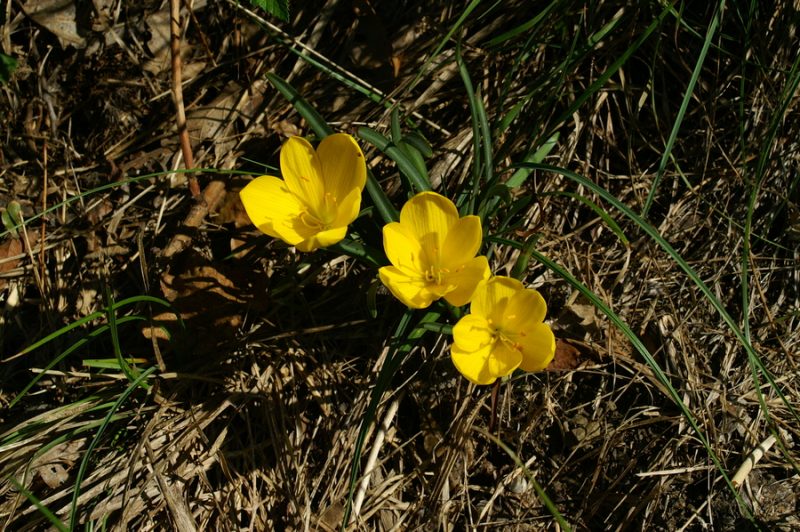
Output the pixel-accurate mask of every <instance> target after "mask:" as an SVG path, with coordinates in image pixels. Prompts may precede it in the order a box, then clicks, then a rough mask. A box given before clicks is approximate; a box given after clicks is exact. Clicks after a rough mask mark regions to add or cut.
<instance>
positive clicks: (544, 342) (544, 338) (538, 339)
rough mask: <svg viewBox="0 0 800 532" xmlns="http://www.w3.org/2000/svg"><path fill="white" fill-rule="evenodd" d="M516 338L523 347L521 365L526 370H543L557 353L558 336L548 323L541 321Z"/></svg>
mask: <svg viewBox="0 0 800 532" xmlns="http://www.w3.org/2000/svg"><path fill="white" fill-rule="evenodd" d="M514 340H515V341H516V342H517V344H519V346H520V347H521V348H522V363H521V364H520V365H519V367H520V369H522V370H524V371H541V370H543V369H544V368H546V367H547V365H548V364H550V361H552V360H553V356H554V355H555V353H556V337H555V336H554V335H553V331H552V330H551V329H550V326H549V325H547V324H546V323H539V324H537V325H535V326H534V327H532V328H530V329H528V330H526V331H524V332H523V333H520V334H518V335H516V336H515V337H514Z"/></svg>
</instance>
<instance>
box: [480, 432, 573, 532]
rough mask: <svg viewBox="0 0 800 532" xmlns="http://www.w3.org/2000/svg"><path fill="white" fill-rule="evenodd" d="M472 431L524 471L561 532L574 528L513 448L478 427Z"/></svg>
mask: <svg viewBox="0 0 800 532" xmlns="http://www.w3.org/2000/svg"><path fill="white" fill-rule="evenodd" d="M472 429H473V430H475V431H476V432H478V433H480V434H482V435H483V436H484V437H486V438H487V439H489V440H491V441H493V442H494V443H495V445H497V446H498V447H500V448H501V449H503V451H504V452H505V453H506V454H507V455H508V456H509V457H510V458H511V459H512V460H513V461H514V463H515V464H516V466H517V467H518V468H520V469H522V471H523V473H525V476H526V477H527V479H528V481H529V482H530V483H531V484H532V485H533V489H534V491H535V492H536V496H537V497H539V501H541V503H542V504H544V506H545V508H547V511H548V512H550V515H552V516H553V518H554V519H555V520H556V521H557V522H558V524H559V526H560V527H561V530H564V531H566V532H570V531H571V530H572V528H571V527H570V526H569V523H567V520H566V519H564V517H563V516H562V515H561V512H559V511H558V508H557V507H556V505H555V504H554V503H553V501H552V500H551V499H550V497H548V496H547V493H546V492H545V491H544V488H542V486H541V485H540V484H539V482H537V481H536V477H535V476H534V475H533V472H532V471H531V470H530V469H528V467H527V466H526V465H525V463H524V462H523V461H522V460H520V458H519V456H517V453H515V452H514V451H513V450H512V449H511V447H509V446H508V445H506V444H505V443H504V442H503V441H501V440H500V438H498V437H497V436H495V435H494V434H491V433H489V432H486V431H485V430H483V429H480V428H478V427H473V428H472Z"/></svg>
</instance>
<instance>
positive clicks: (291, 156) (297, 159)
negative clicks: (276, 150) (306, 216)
mask: <svg viewBox="0 0 800 532" xmlns="http://www.w3.org/2000/svg"><path fill="white" fill-rule="evenodd" d="M281 173H282V174H283V179H284V181H286V186H287V188H288V189H289V190H290V191H291V192H292V194H294V195H295V196H297V198H298V199H299V200H300V201H302V202H303V203H305V204H306V206H307V207H308V208H309V209H310V211H311V214H313V215H314V216H315V217H317V218H318V219H319V218H320V214H321V213H322V212H323V206H324V198H325V186H324V183H323V181H322V169H321V167H320V164H319V159H318V158H317V154H316V152H315V151H314V148H313V147H312V146H311V144H309V142H308V141H307V140H306V139H304V138H302V137H290V138H289V140H287V141H286V142H285V143H284V144H283V147H281ZM323 221H326V222H327V221H330V220H323Z"/></svg>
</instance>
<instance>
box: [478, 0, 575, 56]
mask: <svg viewBox="0 0 800 532" xmlns="http://www.w3.org/2000/svg"><path fill="white" fill-rule="evenodd" d="M558 3H559V0H554V1H553V2H550V4H548V5H547V7H545V8H544V9H542V10H541V11H540V12H539V13H538V14H537V15H536V16H534V17H533V18H532V19H530V20H528V21H527V22H523V23H522V24H520V25H519V26H517V27H516V28H512V29H510V30H508V31H506V32H504V33H501V34H500V35H498V36H497V37H494V38H492V39H489V40H488V41H486V44H485V46H486V47H487V48H494V47H495V46H499V45H501V44H504V43H505V42H506V41H509V40H511V39H513V38H514V37H516V36H517V35H521V34H527V33H528V31H529V30H531V29H533V28H535V27H536V26H538V25H539V23H540V22H541V21H542V20H544V18H545V17H546V16H547V15H549V14H550V12H551V11H552V10H553V8H555V7H556V5H558Z"/></svg>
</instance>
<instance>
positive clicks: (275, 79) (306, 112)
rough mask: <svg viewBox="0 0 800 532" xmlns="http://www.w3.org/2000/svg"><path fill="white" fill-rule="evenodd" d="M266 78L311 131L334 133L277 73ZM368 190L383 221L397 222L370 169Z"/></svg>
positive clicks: (319, 135)
mask: <svg viewBox="0 0 800 532" xmlns="http://www.w3.org/2000/svg"><path fill="white" fill-rule="evenodd" d="M266 77H267V79H268V80H269V81H270V83H272V85H273V86H274V87H275V88H276V89H277V90H278V92H280V93H281V94H282V95H283V97H284V98H286V99H287V100H289V103H291V104H292V106H293V107H294V108H295V110H296V111H297V112H298V113H300V116H302V117H303V118H305V119H306V122H308V125H309V126H311V129H313V130H314V133H316V134H317V136H318V137H320V138H325V137H327V136H328V135H331V134H332V133H333V129H331V127H330V126H329V125H328V123H327V122H325V119H323V118H322V116H320V114H319V113H318V112H317V110H316V109H314V108H313V107H312V106H311V105H310V104H309V103H308V102H307V101H306V100H305V99H304V98H303V97H302V96H300V93H298V92H297V91H296V90H295V89H294V87H292V86H291V85H289V83H287V82H286V81H285V80H284V79H283V78H281V77H280V76H278V75H277V74H275V73H272V72H269V73H267V74H266ZM366 188H367V193H369V196H370V198H372V202H373V203H374V204H375V207H376V208H377V209H378V213H379V214H380V215H381V218H383V221H384V222H386V223H389V222H393V221H395V220H397V210H396V209H395V208H394V206H393V205H392V202H391V201H389V198H388V197H387V196H386V193H385V192H384V191H383V189H382V188H381V187H380V185H379V184H378V182H377V180H376V179H375V176H374V175H372V172H371V171H370V170H369V169H367V185H366Z"/></svg>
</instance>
